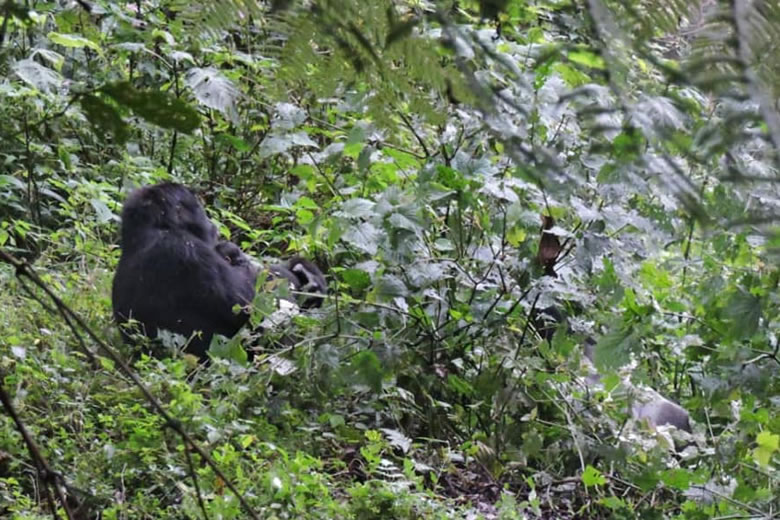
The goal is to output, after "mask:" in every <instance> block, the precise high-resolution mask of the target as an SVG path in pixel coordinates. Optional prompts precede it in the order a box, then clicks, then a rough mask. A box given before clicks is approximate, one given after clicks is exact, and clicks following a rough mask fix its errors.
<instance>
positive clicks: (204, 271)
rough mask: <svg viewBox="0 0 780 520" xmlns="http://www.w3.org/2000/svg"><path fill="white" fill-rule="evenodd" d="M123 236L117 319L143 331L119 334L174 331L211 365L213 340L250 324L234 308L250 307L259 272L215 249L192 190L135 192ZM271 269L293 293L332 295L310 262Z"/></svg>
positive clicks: (238, 255)
mask: <svg viewBox="0 0 780 520" xmlns="http://www.w3.org/2000/svg"><path fill="white" fill-rule="evenodd" d="M121 235H122V236H121V249H122V254H121V256H120V258H119V265H118V266H117V271H116V274H115V276H114V284H113V290H112V301H113V307H114V317H115V319H116V321H117V322H118V323H120V324H126V323H127V322H128V321H130V320H134V321H135V322H137V324H138V325H140V327H139V329H136V330H135V331H133V330H127V328H126V327H122V335H123V338H124V339H125V341H127V342H132V337H131V336H132V333H133V332H138V333H141V334H144V335H146V336H148V337H150V338H155V337H157V333H158V330H160V329H163V330H169V331H171V332H175V333H178V334H182V335H183V336H185V337H187V338H189V337H191V336H192V338H191V340H190V341H189V343H188V346H187V351H188V352H190V353H192V354H195V355H197V356H199V357H200V358H201V359H206V357H207V356H206V352H207V351H208V348H209V344H210V342H211V338H212V336H213V335H214V334H221V335H223V336H228V337H229V336H233V335H234V334H235V333H236V332H238V330H239V329H240V328H241V327H242V326H243V325H244V324H245V323H246V322H247V320H248V318H249V314H248V313H247V312H246V311H241V310H239V311H238V312H236V311H235V310H234V309H236V308H237V307H246V306H248V305H249V304H251V303H252V300H253V298H254V294H255V280H256V278H257V268H256V267H255V266H254V264H253V263H252V262H251V259H250V258H249V257H248V256H247V255H245V254H244V252H243V251H241V249H240V248H239V247H238V246H236V245H235V244H232V243H230V242H218V240H217V229H216V227H215V226H214V224H213V223H212V222H211V221H210V220H209V219H208V217H207V216H206V212H205V211H204V209H203V206H201V204H200V202H199V201H198V199H197V198H196V197H195V196H194V195H193V194H192V192H191V191H190V190H188V189H187V188H185V187H184V186H182V185H179V184H174V183H163V184H157V185H153V186H146V187H143V188H140V189H138V190H136V191H135V192H133V193H132V194H131V195H130V196H129V197H128V199H127V201H126V202H125V205H124V208H123V210H122V233H121ZM299 266H303V267H299ZM269 270H270V271H271V273H278V274H277V276H284V277H285V278H287V279H288V280H290V283H291V285H292V287H291V288H292V289H293V290H304V291H308V288H312V289H314V290H313V291H312V292H319V293H322V294H325V293H326V291H327V284H326V283H325V278H324V277H323V275H322V273H321V272H320V270H319V269H318V268H317V267H316V266H314V264H312V263H311V262H308V261H307V260H303V259H300V262H298V260H297V259H295V258H294V259H291V260H289V261H288V262H287V263H286V264H281V265H280V266H273V267H271V268H269ZM288 272H289V276H288ZM299 275H300V276H299ZM321 301H322V299H321V298H308V299H307V300H305V301H304V304H306V303H308V302H312V304H310V305H308V306H309V307H311V306H315V305H320V304H321Z"/></svg>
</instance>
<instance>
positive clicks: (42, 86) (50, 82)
mask: <svg viewBox="0 0 780 520" xmlns="http://www.w3.org/2000/svg"><path fill="white" fill-rule="evenodd" d="M13 71H14V72H15V73H16V75H17V76H19V78H20V79H21V80H22V81H24V82H25V83H27V84H28V85H30V86H31V87H34V88H37V89H38V90H41V91H43V92H50V91H52V90H54V89H56V88H58V87H59V86H60V85H62V76H60V75H59V73H58V72H56V71H53V70H51V69H49V68H46V67H44V66H43V65H41V64H39V63H37V62H36V61H34V60H32V59H26V60H21V61H17V62H16V63H15V64H14V66H13Z"/></svg>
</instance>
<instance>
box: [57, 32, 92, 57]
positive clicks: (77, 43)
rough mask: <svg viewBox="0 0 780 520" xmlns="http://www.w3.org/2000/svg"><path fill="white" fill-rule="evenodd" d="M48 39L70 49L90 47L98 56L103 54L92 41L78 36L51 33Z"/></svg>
mask: <svg viewBox="0 0 780 520" xmlns="http://www.w3.org/2000/svg"><path fill="white" fill-rule="evenodd" d="M47 37H48V38H49V39H50V40H51V41H52V42H54V43H56V44H57V45H62V46H63V47H70V48H77V49H78V48H82V47H89V48H90V49H92V50H93V51H95V52H97V53H98V54H102V53H103V49H101V48H100V46H99V45H98V44H97V43H95V42H93V41H92V40H90V39H87V38H84V37H83V36H79V35H78V34H62V33H58V32H50V33H49V34H48V35H47Z"/></svg>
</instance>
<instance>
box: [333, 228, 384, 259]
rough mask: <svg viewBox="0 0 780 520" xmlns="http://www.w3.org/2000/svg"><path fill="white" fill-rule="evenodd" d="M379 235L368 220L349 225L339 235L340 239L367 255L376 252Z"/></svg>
mask: <svg viewBox="0 0 780 520" xmlns="http://www.w3.org/2000/svg"><path fill="white" fill-rule="evenodd" d="M379 237H380V234H379V230H378V229H377V228H376V227H374V226H373V225H372V224H370V223H368V222H364V223H362V224H358V225H353V226H350V227H349V228H348V229H347V230H346V231H344V234H343V235H342V236H341V238H342V240H344V241H345V242H347V243H348V244H350V245H352V246H354V247H356V248H358V249H360V250H361V251H364V252H366V253H368V254H369V255H373V254H376V252H377V249H378V248H379V244H378V242H379Z"/></svg>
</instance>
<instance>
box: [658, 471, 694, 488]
mask: <svg viewBox="0 0 780 520" xmlns="http://www.w3.org/2000/svg"><path fill="white" fill-rule="evenodd" d="M661 481H662V482H663V483H665V484H666V485H667V486H669V487H672V488H675V489H679V490H681V491H685V490H686V489H688V488H689V487H691V474H690V473H689V472H688V471H686V470H684V469H670V470H667V471H664V472H662V473H661Z"/></svg>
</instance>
